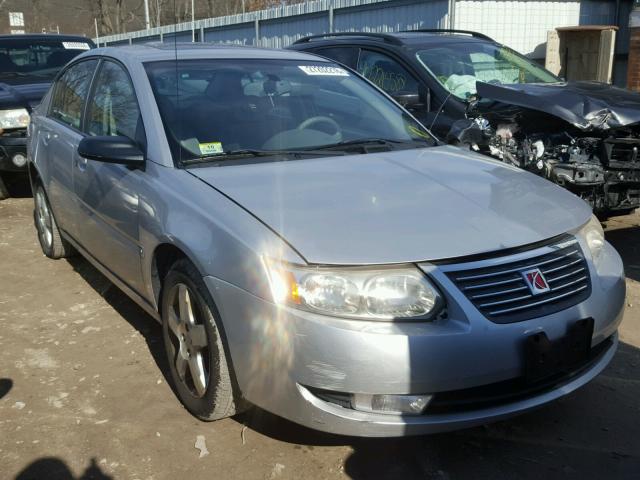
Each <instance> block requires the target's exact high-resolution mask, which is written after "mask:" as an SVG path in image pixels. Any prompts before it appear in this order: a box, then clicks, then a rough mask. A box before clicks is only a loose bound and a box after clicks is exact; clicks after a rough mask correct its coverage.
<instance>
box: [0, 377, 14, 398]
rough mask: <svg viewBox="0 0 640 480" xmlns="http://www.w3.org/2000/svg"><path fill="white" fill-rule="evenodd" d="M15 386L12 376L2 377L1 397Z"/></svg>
mask: <svg viewBox="0 0 640 480" xmlns="http://www.w3.org/2000/svg"><path fill="white" fill-rule="evenodd" d="M12 388H13V380H11V379H10V378H0V399H2V397H4V396H5V395H6V394H7V393H9V391H10V390H11V389H12Z"/></svg>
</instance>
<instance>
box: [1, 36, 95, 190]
mask: <svg viewBox="0 0 640 480" xmlns="http://www.w3.org/2000/svg"><path fill="white" fill-rule="evenodd" d="M94 47H95V45H94V43H93V42H92V41H91V40H89V39H87V38H85V37H79V36H73V35H48V34H33V35H31V34H30V35H0V200H2V199H3V198H6V197H7V196H8V195H9V191H8V189H7V183H8V181H9V179H10V177H15V176H16V174H17V175H18V176H23V177H24V178H25V179H26V163H27V151H26V148H27V147H26V145H27V127H28V125H29V119H30V116H31V113H32V111H33V109H34V108H35V107H36V106H37V105H38V104H39V103H40V100H41V99H42V97H43V96H44V94H45V93H46V92H47V90H48V89H49V86H50V85H51V82H52V81H53V78H54V77H55V75H56V74H57V73H58V71H59V70H60V69H61V68H62V67H63V66H64V65H65V64H66V63H68V62H69V61H70V60H71V59H72V58H74V57H76V56H77V55H78V54H80V53H82V52H84V51H86V50H89V49H90V48H94ZM69 101H73V99H72V98H69Z"/></svg>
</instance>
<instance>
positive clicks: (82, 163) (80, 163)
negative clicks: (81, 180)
mask: <svg viewBox="0 0 640 480" xmlns="http://www.w3.org/2000/svg"><path fill="white" fill-rule="evenodd" d="M76 167H78V170H80V171H81V172H84V171H85V170H86V169H87V159H86V158H83V157H77V158H76Z"/></svg>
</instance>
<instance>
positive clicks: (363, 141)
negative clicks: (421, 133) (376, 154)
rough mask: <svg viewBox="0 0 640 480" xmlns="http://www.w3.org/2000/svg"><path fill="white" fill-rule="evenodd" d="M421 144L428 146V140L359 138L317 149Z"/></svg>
mask: <svg viewBox="0 0 640 480" xmlns="http://www.w3.org/2000/svg"><path fill="white" fill-rule="evenodd" d="M423 143H424V144H428V143H429V140H427V139H426V138H425V139H424V140H416V139H411V140H393V139H390V138H360V139H356V140H343V141H341V142H338V143H333V144H331V145H323V146H322V147H319V148H327V149H333V148H339V147H365V146H367V145H383V146H389V147H391V148H393V147H395V146H396V145H418V144H420V145H422V144H423Z"/></svg>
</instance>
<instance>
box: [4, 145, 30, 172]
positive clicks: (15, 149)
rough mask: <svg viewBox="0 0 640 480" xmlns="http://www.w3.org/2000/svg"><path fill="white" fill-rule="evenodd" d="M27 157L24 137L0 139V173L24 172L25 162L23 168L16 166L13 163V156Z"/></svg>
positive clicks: (25, 169)
mask: <svg viewBox="0 0 640 480" xmlns="http://www.w3.org/2000/svg"><path fill="white" fill-rule="evenodd" d="M18 154H19V155H23V156H24V157H25V158H26V156H27V138H26V137H0V172H26V171H27V165H26V162H25V164H24V165H23V166H16V165H15V164H14V162H13V157H14V156H15V155H18Z"/></svg>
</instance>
